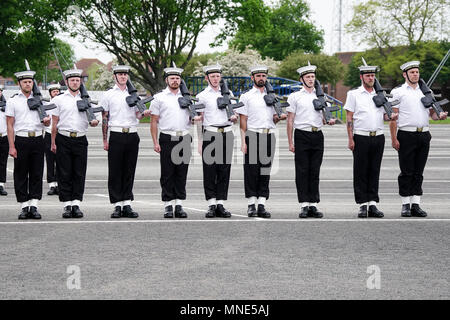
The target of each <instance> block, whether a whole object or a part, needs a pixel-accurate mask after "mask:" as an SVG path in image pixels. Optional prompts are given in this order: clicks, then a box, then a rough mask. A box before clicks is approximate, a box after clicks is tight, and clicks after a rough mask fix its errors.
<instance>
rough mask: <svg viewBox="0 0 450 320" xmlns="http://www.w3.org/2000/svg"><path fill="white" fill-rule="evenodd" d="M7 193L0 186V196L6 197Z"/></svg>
mask: <svg viewBox="0 0 450 320" xmlns="http://www.w3.org/2000/svg"><path fill="white" fill-rule="evenodd" d="M7 195H8V192H6V190H5V188H3V186H0V196H7Z"/></svg>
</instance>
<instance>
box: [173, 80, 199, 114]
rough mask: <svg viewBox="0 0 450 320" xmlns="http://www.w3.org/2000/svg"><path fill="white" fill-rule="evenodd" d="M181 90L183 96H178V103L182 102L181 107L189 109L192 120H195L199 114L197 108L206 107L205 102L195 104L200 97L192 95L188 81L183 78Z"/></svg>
mask: <svg viewBox="0 0 450 320" xmlns="http://www.w3.org/2000/svg"><path fill="white" fill-rule="evenodd" d="M180 92H181V95H182V97H180V98H178V103H179V104H180V108H181V109H188V110H189V113H190V115H191V120H194V118H195V117H196V116H198V113H197V110H198V109H204V108H205V105H204V104H193V102H197V101H198V99H196V98H193V97H191V94H190V93H189V90H188V88H187V86H186V82H184V80H183V79H181V84H180Z"/></svg>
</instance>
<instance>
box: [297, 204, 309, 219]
mask: <svg viewBox="0 0 450 320" xmlns="http://www.w3.org/2000/svg"><path fill="white" fill-rule="evenodd" d="M298 217H299V218H300V219H306V218H308V207H303V208H302V210H301V211H300V214H299V215H298Z"/></svg>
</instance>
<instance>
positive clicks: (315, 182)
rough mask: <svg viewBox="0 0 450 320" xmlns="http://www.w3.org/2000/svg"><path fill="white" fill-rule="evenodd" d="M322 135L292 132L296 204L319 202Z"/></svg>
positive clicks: (318, 133)
mask: <svg viewBox="0 0 450 320" xmlns="http://www.w3.org/2000/svg"><path fill="white" fill-rule="evenodd" d="M323 140H324V139H323V133H322V131H318V132H307V131H302V130H297V129H296V130H295V131H294V143H295V184H296V186H297V197H298V202H300V203H301V202H313V203H315V202H317V203H318V202H320V195H319V176H320V166H321V165H322V159H323V149H324V148H323V144H324V142H323Z"/></svg>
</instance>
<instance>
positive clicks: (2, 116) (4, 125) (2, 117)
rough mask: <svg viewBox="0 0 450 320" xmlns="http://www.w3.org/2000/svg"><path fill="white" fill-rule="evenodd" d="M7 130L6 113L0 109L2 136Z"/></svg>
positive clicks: (0, 131) (0, 130)
mask: <svg viewBox="0 0 450 320" xmlns="http://www.w3.org/2000/svg"><path fill="white" fill-rule="evenodd" d="M5 111H6V110H5ZM7 131H8V130H7V126H6V114H5V112H3V111H0V134H1V135H2V136H4V135H6V133H7Z"/></svg>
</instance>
